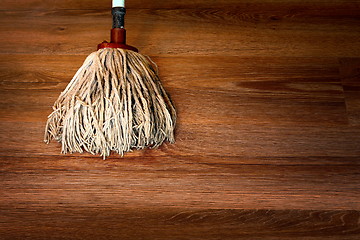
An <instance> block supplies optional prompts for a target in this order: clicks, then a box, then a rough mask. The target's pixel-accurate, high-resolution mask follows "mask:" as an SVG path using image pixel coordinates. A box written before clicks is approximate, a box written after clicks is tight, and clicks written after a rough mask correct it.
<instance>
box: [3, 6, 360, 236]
mask: <svg viewBox="0 0 360 240" xmlns="http://www.w3.org/2000/svg"><path fill="white" fill-rule="evenodd" d="M110 4H111V1H110V0H106V1H95V0H87V1H83V0H63V1H50V0H45V1H40V0H27V1H25V0H17V1H10V0H3V1H2V4H1V6H0V13H1V14H0V96H1V97H0V129H1V131H0V239H6V240H7V239H9V240H10V239H11V240H13V239H209V240H211V239H268V240H270V239H271V240H275V239H301V240H303V239H304V240H305V239H306V240H307V239H310V240H315V239H316V240H320V239H321V240H322V239H327V240H329V239H336V240H337V239H349V240H350V239H351V240H355V239H359V238H360V128H359V126H360V107H359V106H360V97H359V96H360V92H359V89H360V88H359V87H360V78H359V69H360V60H359V59H360V4H359V2H358V1H343V0H335V1H323V0H314V1H311V2H308V1H300V0H277V1H264V0H254V1H248V0H241V1H235V0H228V1H217V0H210V1H205V0H192V1H189V0H179V1H147V0H146V1H140V0H134V1H128V4H127V6H128V9H129V11H128V13H127V18H126V20H127V21H126V26H127V29H128V43H129V44H132V45H134V46H136V47H138V48H139V49H140V51H141V52H142V53H144V54H147V55H149V56H150V57H151V58H152V59H153V60H154V61H155V62H156V63H157V65H158V66H159V69H160V77H161V79H162V82H163V85H164V86H165V88H166V90H167V91H168V92H169V94H170V95H171V97H172V99H173V101H174V102H175V105H176V107H177V111H178V116H179V119H178V125H177V129H176V143H175V144H164V145H162V146H161V147H159V148H158V149H146V150H142V151H134V152H131V153H128V154H126V155H125V157H124V158H121V157H119V156H118V155H112V156H110V157H109V158H108V159H107V160H105V161H104V160H102V159H101V158H100V157H97V156H92V155H90V154H86V153H84V154H73V155H61V154H60V146H59V144H58V143H55V142H52V143H51V144H49V145H46V144H44V143H43V134H44V132H43V131H44V127H45V122H46V117H47V115H48V114H49V113H50V112H51V106H52V104H53V102H54V101H55V100H56V98H57V96H58V95H59V93H60V92H61V91H62V90H63V89H64V88H65V86H66V85H67V83H68V82H69V80H70V79H71V78H72V76H73V75H74V73H75V72H76V70H77V69H78V68H79V67H80V66H81V64H82V62H83V61H84V59H85V58H86V56H87V55H88V54H89V53H90V52H92V51H94V50H95V48H96V45H97V44H98V43H99V42H101V41H103V40H104V39H108V35H109V30H110V29H109V27H110V26H111V17H110V12H109V10H108V5H110Z"/></svg>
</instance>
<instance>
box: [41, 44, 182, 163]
mask: <svg viewBox="0 0 360 240" xmlns="http://www.w3.org/2000/svg"><path fill="white" fill-rule="evenodd" d="M53 110H54V111H53V112H52V113H51V114H50V115H49V117H48V120H47V124H46V129H45V137H44V141H45V142H46V143H49V142H50V140H51V139H55V140H57V141H58V142H60V143H61V145H62V153H74V152H80V153H81V152H83V151H84V150H85V151H87V152H90V153H92V154H100V155H101V156H103V158H104V159H105V158H106V157H107V156H109V155H110V153H111V151H115V152H117V153H119V154H120V155H123V154H124V152H128V151H131V150H132V149H142V148H145V147H151V148H154V147H158V146H159V145H161V144H162V143H163V142H164V141H166V140H167V141H169V142H171V143H173V142H174V128H175V121H176V113H175V108H174V106H173V104H172V102H171V100H170V98H169V96H168V95H167V94H166V92H165V90H164V88H163V87H162V85H161V82H160V80H159V77H158V74H157V67H156V65H155V64H154V63H153V62H152V61H151V60H150V59H149V58H147V57H145V56H143V55H141V54H139V53H137V52H134V51H131V50H124V49H120V48H103V49H100V50H98V51H97V52H93V53H92V54H90V55H89V56H88V57H87V58H86V60H85V62H84V64H83V65H82V67H81V68H80V69H79V70H78V71H77V73H76V74H75V76H74V77H73V79H72V80H71V82H70V83H69V84H68V86H67V87H66V89H65V90H64V91H63V92H62V93H61V94H60V96H59V98H58V99H57V101H56V102H55V104H54V106H53Z"/></svg>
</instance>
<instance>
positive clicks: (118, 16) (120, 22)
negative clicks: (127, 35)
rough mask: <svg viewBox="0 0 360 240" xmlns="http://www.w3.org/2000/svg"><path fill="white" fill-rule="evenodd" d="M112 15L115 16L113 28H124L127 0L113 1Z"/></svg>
mask: <svg viewBox="0 0 360 240" xmlns="http://www.w3.org/2000/svg"><path fill="white" fill-rule="evenodd" d="M111 13H112V16H113V28H124V26H125V24H124V18H125V13H126V10H125V0H113V2H112V10H111Z"/></svg>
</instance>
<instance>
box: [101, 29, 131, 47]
mask: <svg viewBox="0 0 360 240" xmlns="http://www.w3.org/2000/svg"><path fill="white" fill-rule="evenodd" d="M102 48H122V49H128V50H131V51H134V52H138V49H137V48H136V47H133V46H130V45H127V44H126V30H125V29H124V28H113V29H111V41H110V42H107V41H104V42H102V43H100V44H99V45H98V50H99V49H102Z"/></svg>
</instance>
